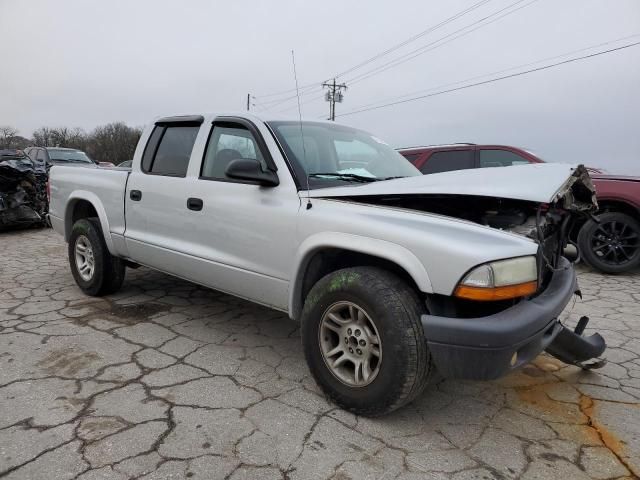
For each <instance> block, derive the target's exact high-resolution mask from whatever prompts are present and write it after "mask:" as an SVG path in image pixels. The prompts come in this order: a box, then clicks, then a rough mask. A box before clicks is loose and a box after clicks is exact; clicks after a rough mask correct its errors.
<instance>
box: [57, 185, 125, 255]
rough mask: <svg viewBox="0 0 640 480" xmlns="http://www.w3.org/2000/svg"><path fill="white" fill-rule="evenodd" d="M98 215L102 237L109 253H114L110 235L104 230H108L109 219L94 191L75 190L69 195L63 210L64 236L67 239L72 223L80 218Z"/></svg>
mask: <svg viewBox="0 0 640 480" xmlns="http://www.w3.org/2000/svg"><path fill="white" fill-rule="evenodd" d="M90 217H98V221H99V222H100V228H101V230H102V237H103V238H104V241H105V243H106V245H107V248H108V250H109V253H111V254H112V255H113V254H114V247H113V242H112V239H111V236H110V235H108V234H106V233H105V232H109V231H110V230H109V220H108V218H107V212H106V211H105V209H104V206H103V205H102V202H101V201H100V199H99V198H98V197H97V195H96V194H95V193H92V192H87V191H76V192H73V193H72V194H71V195H70V196H69V200H68V201H67V206H66V209H65V212H64V238H65V240H67V241H68V240H69V237H70V236H71V229H72V228H73V224H74V223H75V222H77V221H78V220H80V219H83V218H90Z"/></svg>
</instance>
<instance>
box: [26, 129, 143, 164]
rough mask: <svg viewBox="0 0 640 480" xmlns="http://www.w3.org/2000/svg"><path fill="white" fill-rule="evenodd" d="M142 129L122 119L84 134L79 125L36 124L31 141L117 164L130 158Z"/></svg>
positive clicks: (35, 143) (42, 145)
mask: <svg viewBox="0 0 640 480" xmlns="http://www.w3.org/2000/svg"><path fill="white" fill-rule="evenodd" d="M141 134H142V129H140V128H134V127H129V126H128V125H126V124H125V123H123V122H115V123H108V124H106V125H101V126H99V127H96V128H95V129H94V130H93V131H92V132H91V133H86V132H85V131H84V130H82V129H81V128H79V127H76V128H68V127H55V128H52V127H40V128H39V129H37V130H36V131H34V132H33V144H34V145H36V146H39V147H67V148H77V149H78V150H83V151H85V152H87V154H89V156H90V157H91V158H93V159H94V160H97V161H99V162H112V163H115V164H118V163H120V162H123V161H125V160H130V159H131V158H133V152H134V151H135V149H136V145H137V144H138V140H139V139H140V135H141Z"/></svg>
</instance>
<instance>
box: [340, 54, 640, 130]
mask: <svg viewBox="0 0 640 480" xmlns="http://www.w3.org/2000/svg"><path fill="white" fill-rule="evenodd" d="M637 45H640V42H635V43H630V44H627V45H623V46H621V47H617V48H611V49H609V50H603V51H601V52H596V53H592V54H590V55H584V56H582V57H576V58H570V59H568V60H564V61H562V62H557V63H552V64H550V65H544V66H542V67H538V68H532V69H530V70H525V71H522V72H517V73H512V74H510V75H504V76H502V77H497V78H492V79H489V80H484V81H482V82H476V83H471V84H469V85H463V86H461V87H456V88H450V89H448V90H441V91H439V92H434V93H430V94H428V95H421V96H419V97H413V98H408V99H406V100H399V101H396V102H391V103H385V104H382V105H377V106H373V107H369V108H362V109H359V110H352V111H350V112H345V113H342V114H340V115H337V116H338V117H346V116H347V115H354V114H356V113H362V112H367V111H370V110H378V109H380V108H386V107H391V106H393V105H399V104H401V103H408V102H413V101H415V100H422V99H424V98H429V97H435V96H437V95H443V94H445V93H451V92H456V91H458V90H465V89H467V88H471V87H477V86H479V85H486V84H488V83H493V82H498V81H500V80H506V79H508V78H514V77H519V76H522V75H527V74H529V73H533V72H539V71H542V70H547V69H549V68H553V67H557V66H559V65H565V64H567V63H572V62H577V61H580V60H586V59H588V58H593V57H597V56H599V55H605V54H607V53H611V52H616V51H619V50H624V49H626V48H630V47H635V46H637Z"/></svg>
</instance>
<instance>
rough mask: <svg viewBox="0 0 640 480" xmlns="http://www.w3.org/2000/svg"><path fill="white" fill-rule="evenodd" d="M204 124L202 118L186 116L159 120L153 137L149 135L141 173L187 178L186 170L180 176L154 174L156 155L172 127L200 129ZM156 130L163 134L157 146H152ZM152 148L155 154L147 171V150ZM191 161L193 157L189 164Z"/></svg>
mask: <svg viewBox="0 0 640 480" xmlns="http://www.w3.org/2000/svg"><path fill="white" fill-rule="evenodd" d="M202 122H204V118H203V117H201V116H185V117H167V118H162V119H160V120H158V121H157V122H156V123H155V126H154V129H153V130H152V131H151V135H149V138H148V139H147V144H146V145H145V147H144V150H143V152H142V158H141V161H140V171H142V173H144V174H145V175H157V176H161V177H173V178H185V177H186V176H187V172H186V170H185V172H184V173H183V174H178V173H166V172H154V171H153V165H154V164H155V162H156V155H157V153H158V149H159V148H160V145H161V144H162V139H163V138H164V135H165V133H167V130H168V129H169V128H171V127H198V128H200V126H201V125H202ZM156 129H162V133H161V134H160V136H159V137H158V140H157V141H156V142H155V145H152V144H151V142H152V139H153V134H154V133H155V131H156ZM150 146H152V147H153V153H152V156H151V163H150V164H149V168H148V169H146V168H145V167H144V159H145V156H146V153H147V149H148V148H149V147H150ZM191 148H192V153H193V145H192V147H191ZM190 161H191V156H190V158H189V162H190ZM189 162H187V168H188V165H189Z"/></svg>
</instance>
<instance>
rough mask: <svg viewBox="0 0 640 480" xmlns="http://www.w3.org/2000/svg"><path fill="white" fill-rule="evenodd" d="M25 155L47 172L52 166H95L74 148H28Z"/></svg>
mask: <svg viewBox="0 0 640 480" xmlns="http://www.w3.org/2000/svg"><path fill="white" fill-rule="evenodd" d="M25 153H26V154H27V155H29V157H30V158H31V159H32V160H33V161H34V162H36V163H38V164H40V165H45V166H46V167H47V170H48V169H49V168H50V167H52V166H53V165H72V164H74V165H85V166H89V165H97V163H96V162H94V161H93V160H91V159H90V158H89V157H88V156H87V154H86V153H84V152H83V151H82V150H76V149H75V148H62V147H28V148H26V149H25ZM111 165H112V164H111Z"/></svg>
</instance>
